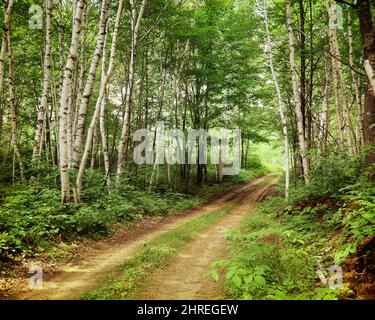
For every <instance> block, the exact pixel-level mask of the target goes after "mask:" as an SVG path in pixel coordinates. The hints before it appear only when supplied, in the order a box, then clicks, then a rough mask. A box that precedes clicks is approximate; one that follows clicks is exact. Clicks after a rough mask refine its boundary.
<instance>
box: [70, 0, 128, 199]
mask: <svg viewBox="0 0 375 320" xmlns="http://www.w3.org/2000/svg"><path fill="white" fill-rule="evenodd" d="M122 7H123V0H120V1H119V6H118V10H117V16H116V23H115V29H114V31H113V36H112V45H111V53H110V58H109V65H108V69H107V72H105V69H103V70H102V72H103V73H105V75H104V76H103V77H102V80H101V83H100V91H99V96H98V99H97V100H96V105H95V111H94V114H93V116H92V119H91V123H90V126H89V129H88V132H87V138H86V144H85V149H84V152H83V155H82V160H81V163H80V166H79V171H78V175H77V180H76V194H77V200H78V201H80V195H81V191H82V181H83V176H84V173H85V169H86V162H87V159H88V156H89V154H90V151H91V147H92V140H93V136H94V130H95V125H96V122H97V119H98V116H99V113H100V110H101V109H102V104H103V100H105V90H106V87H107V83H108V80H109V79H110V77H111V76H112V73H113V64H114V60H115V54H116V49H117V35H118V31H119V26H120V19H121V12H122ZM103 48H104V46H103ZM102 132H103V131H102ZM102 138H103V137H102ZM102 142H103V141H102ZM106 174H107V175H108V174H109V173H108V172H106Z"/></svg>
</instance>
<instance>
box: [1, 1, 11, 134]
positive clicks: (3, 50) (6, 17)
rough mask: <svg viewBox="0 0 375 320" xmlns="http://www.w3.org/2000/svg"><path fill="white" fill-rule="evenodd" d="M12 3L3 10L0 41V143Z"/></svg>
mask: <svg viewBox="0 0 375 320" xmlns="http://www.w3.org/2000/svg"><path fill="white" fill-rule="evenodd" d="M13 3H14V0H9V2H8V6H7V7H6V9H5V8H4V11H5V14H4V22H3V37H2V40H1V51H0V141H1V137H2V131H3V104H2V98H3V80H4V64H5V54H6V51H7V40H6V37H7V33H6V31H7V30H8V29H9V23H10V15H11V11H12V6H13ZM4 5H5V4H4Z"/></svg>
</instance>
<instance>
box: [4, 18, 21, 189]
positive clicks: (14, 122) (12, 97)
mask: <svg viewBox="0 0 375 320" xmlns="http://www.w3.org/2000/svg"><path fill="white" fill-rule="evenodd" d="M9 14H10V11H9ZM6 27H7V28H6V30H5V33H6V42H7V45H8V68H9V83H8V84H9V108H10V116H11V119H10V121H11V143H12V146H13V150H14V155H15V157H16V158H17V160H18V164H19V169H20V176H21V180H22V181H23V182H26V177H25V169H24V165H23V161H22V157H21V153H20V150H19V148H18V142H17V140H18V119H17V111H16V92H15V84H14V64H13V51H12V45H11V37H10V26H9V23H8V25H7V26H6Z"/></svg>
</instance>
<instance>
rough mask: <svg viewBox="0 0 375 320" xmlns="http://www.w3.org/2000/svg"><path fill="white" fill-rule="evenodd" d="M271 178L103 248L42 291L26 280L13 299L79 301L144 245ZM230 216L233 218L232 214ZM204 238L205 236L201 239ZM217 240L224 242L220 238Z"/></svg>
mask: <svg viewBox="0 0 375 320" xmlns="http://www.w3.org/2000/svg"><path fill="white" fill-rule="evenodd" d="M268 176H269V175H266V176H264V177H262V178H259V179H256V180H254V181H253V182H251V183H249V184H246V185H244V186H242V187H240V188H236V189H234V190H232V191H230V192H228V193H226V194H225V195H223V196H221V197H219V198H218V199H216V200H214V201H212V202H210V203H208V204H206V205H202V206H199V207H197V208H196V209H194V210H192V211H191V212H190V213H188V214H187V215H182V216H178V215H176V216H173V217H171V219H170V221H166V222H163V221H160V222H161V223H160V228H159V227H155V228H152V230H150V231H149V232H145V233H142V232H141V233H140V234H139V235H136V236H135V237H133V238H131V239H127V240H125V241H124V242H121V243H112V244H110V245H107V246H104V248H103V249H102V250H99V252H96V253H93V254H88V255H86V256H84V257H82V259H80V260H78V261H74V262H71V263H68V264H66V265H65V266H61V267H60V268H59V269H58V270H57V272H56V273H54V274H53V275H48V276H47V277H44V279H43V288H42V289H34V290H31V289H29V288H28V281H27V280H26V279H25V281H24V287H23V288H21V289H18V290H17V292H15V293H14V295H13V297H12V298H14V299H22V300H60V299H62V300H66V299H78V298H79V296H80V294H81V293H82V292H85V291H88V290H90V289H93V288H95V287H96V286H97V285H98V284H99V283H100V282H101V281H103V280H104V279H105V277H106V276H107V275H108V273H109V272H111V271H112V270H114V269H115V267H116V266H117V265H119V264H121V263H123V262H124V261H126V260H127V259H129V258H131V257H133V256H134V255H135V254H136V253H137V252H138V251H139V250H140V249H142V248H143V247H144V245H145V244H147V243H148V242H150V241H151V240H153V239H155V238H156V237H157V236H159V235H161V234H163V233H166V232H168V231H170V230H173V229H175V228H178V227H179V226H181V225H183V224H184V223H186V222H188V221H190V220H192V219H194V218H196V217H199V216H201V215H204V214H207V213H210V212H213V211H215V210H218V209H219V208H221V207H222V206H224V205H225V204H227V203H228V202H232V201H242V200H243V199H244V198H246V197H247V196H248V194H249V192H251V190H253V189H254V188H256V187H257V185H258V184H259V183H261V182H262V181H263V180H264V179H266V178H267V177H268ZM229 215H230V216H231V217H232V213H230V214H229ZM220 221H221V220H220ZM201 236H203V237H204V235H200V236H199V237H201ZM217 240H218V241H221V240H220V239H219V238H218V239H217Z"/></svg>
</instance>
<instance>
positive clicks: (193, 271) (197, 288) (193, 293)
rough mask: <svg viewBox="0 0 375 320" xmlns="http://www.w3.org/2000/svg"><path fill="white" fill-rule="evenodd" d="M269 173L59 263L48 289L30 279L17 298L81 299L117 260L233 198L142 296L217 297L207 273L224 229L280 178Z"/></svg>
mask: <svg viewBox="0 0 375 320" xmlns="http://www.w3.org/2000/svg"><path fill="white" fill-rule="evenodd" d="M266 179H270V178H269V176H265V177H262V178H259V179H256V180H255V181H253V182H251V183H249V184H247V185H245V186H242V187H240V188H237V189H235V190H233V191H231V192H228V193H227V194H225V195H224V196H222V197H220V198H219V199H217V200H215V201H212V202H210V203H208V204H206V205H204V206H200V207H198V208H196V209H194V210H192V211H191V212H189V213H188V214H185V215H173V216H170V217H168V218H166V219H165V220H162V221H160V222H159V223H158V224H156V225H154V226H153V227H152V228H149V230H148V229H147V228H145V230H144V232H142V231H141V232H138V233H137V234H136V235H133V236H132V237H129V239H124V240H123V241H122V242H120V243H117V242H116V241H114V242H111V244H110V245H106V246H103V248H102V249H101V250H99V252H95V253H93V254H91V255H87V256H85V257H83V258H82V259H81V260H79V261H75V262H74V263H70V264H68V265H65V266H62V267H60V269H59V270H58V272H56V273H55V274H53V275H52V276H48V277H47V279H43V289H34V290H31V289H29V288H28V283H27V282H26V281H25V287H24V289H22V290H20V291H19V292H17V295H16V298H17V299H48V300H55V299H77V298H79V296H80V294H81V293H82V292H84V291H87V290H90V289H93V288H95V287H96V286H97V285H98V283H100V281H102V280H103V279H104V278H105V276H106V275H107V274H108V272H110V271H111V270H113V269H114V268H115V267H116V266H117V265H119V264H121V263H123V262H124V261H126V260H127V259H129V258H130V257H132V256H134V254H135V253H136V252H137V251H138V250H140V249H141V248H142V247H143V246H144V245H145V244H146V243H148V242H149V241H151V240H152V239H154V238H155V237H157V236H159V235H161V234H163V233H165V232H168V231H169V230H172V229H175V228H177V227H179V226H181V225H183V224H184V223H186V222H188V221H189V220H191V219H194V218H195V217H198V216H201V215H204V214H207V213H209V212H212V211H215V210H217V209H219V208H220V207H222V206H224V205H225V204H227V203H228V202H235V203H236V206H235V207H234V208H233V209H232V210H231V212H230V213H229V214H228V215H227V216H225V217H224V218H222V219H221V220H219V221H218V222H217V223H215V224H213V225H212V226H210V227H209V228H208V229H207V230H206V231H204V232H203V233H201V234H200V235H199V236H198V237H197V238H196V239H195V240H193V241H192V242H191V243H189V244H188V245H187V246H186V247H185V249H184V250H183V251H182V252H181V254H180V255H179V256H178V257H177V258H176V259H174V260H173V262H172V263H170V264H169V265H168V266H167V268H165V269H164V270H161V271H158V272H155V274H154V275H153V277H152V282H153V284H152V285H150V286H148V287H147V288H146V287H145V290H144V292H142V293H141V296H140V298H144V299H211V298H212V299H214V298H219V296H218V295H219V293H220V292H221V290H220V288H219V287H218V284H217V283H215V282H213V281H211V280H210V279H208V278H207V277H204V276H203V273H204V272H205V271H207V270H209V265H210V263H211V262H212V261H215V260H218V259H220V257H221V256H222V254H223V253H224V248H225V246H226V240H225V239H224V233H225V232H226V230H228V229H232V228H236V227H237V226H238V224H239V222H240V220H241V219H242V218H243V217H244V216H245V215H246V214H248V213H250V212H251V210H253V208H254V207H255V205H256V199H257V197H259V196H261V195H262V194H264V192H265V191H266V190H267V189H268V188H270V186H272V185H273V184H275V183H276V181H277V177H274V178H273V181H272V182H271V183H269V184H268V185H267V186H262V182H263V183H264V181H266Z"/></svg>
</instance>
